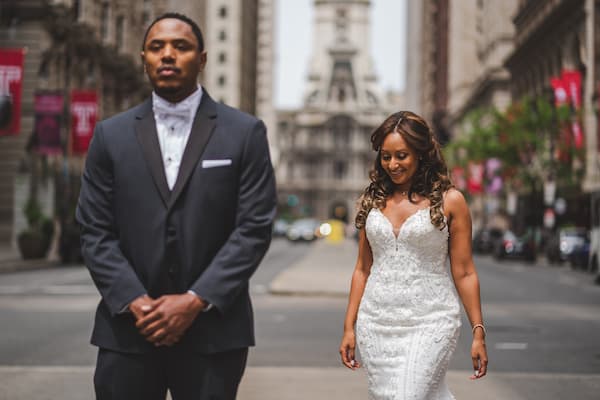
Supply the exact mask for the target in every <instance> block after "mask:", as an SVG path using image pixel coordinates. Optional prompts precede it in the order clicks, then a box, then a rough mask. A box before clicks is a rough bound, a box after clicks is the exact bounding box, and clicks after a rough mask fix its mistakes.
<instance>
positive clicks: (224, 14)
mask: <svg viewBox="0 0 600 400" xmlns="http://www.w3.org/2000/svg"><path fill="white" fill-rule="evenodd" d="M219 16H220V17H221V18H225V17H227V7H225V6H223V7H221V8H219Z"/></svg>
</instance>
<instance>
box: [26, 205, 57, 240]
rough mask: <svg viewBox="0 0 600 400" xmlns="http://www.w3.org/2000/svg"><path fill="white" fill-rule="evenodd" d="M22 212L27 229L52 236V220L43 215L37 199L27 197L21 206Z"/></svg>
mask: <svg viewBox="0 0 600 400" xmlns="http://www.w3.org/2000/svg"><path fill="white" fill-rule="evenodd" d="M23 213H24V214H25V218H26V219H27V225H28V226H29V229H28V230H29V231H36V232H40V233H41V234H43V235H44V236H45V237H48V238H49V237H52V234H53V233H54V222H53V221H52V219H50V218H48V217H46V216H45V215H44V213H43V212H42V209H41V207H40V204H39V203H38V202H37V200H34V199H29V200H28V201H27V203H25V206H24V207H23Z"/></svg>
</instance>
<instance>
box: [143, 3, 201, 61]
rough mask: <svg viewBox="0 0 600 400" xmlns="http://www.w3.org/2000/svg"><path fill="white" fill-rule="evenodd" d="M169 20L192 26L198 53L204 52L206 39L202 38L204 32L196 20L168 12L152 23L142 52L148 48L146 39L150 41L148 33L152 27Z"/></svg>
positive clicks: (145, 35)
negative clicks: (145, 47)
mask: <svg viewBox="0 0 600 400" xmlns="http://www.w3.org/2000/svg"><path fill="white" fill-rule="evenodd" d="M167 18H174V19H178V20H180V21H183V22H185V23H186V24H188V25H189V26H191V27H192V32H194V35H195V36H196V40H198V51H200V52H202V51H204V38H203V37H202V31H201V30H200V27H199V26H198V24H196V23H195V22H194V20H192V19H191V18H190V17H188V16H187V15H184V14H180V13H176V12H166V13H164V14H162V15H159V16H158V17H156V18H155V19H154V21H152V23H151V24H150V25H149V26H148V28H147V29H146V33H144V41H143V42H142V50H144V46H146V39H148V32H150V29H152V27H153V26H154V25H155V24H156V23H157V22H158V21H160V20H163V19H167Z"/></svg>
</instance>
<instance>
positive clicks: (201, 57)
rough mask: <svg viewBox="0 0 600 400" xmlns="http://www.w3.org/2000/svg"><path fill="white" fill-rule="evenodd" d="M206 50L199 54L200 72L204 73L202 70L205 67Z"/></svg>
mask: <svg viewBox="0 0 600 400" xmlns="http://www.w3.org/2000/svg"><path fill="white" fill-rule="evenodd" d="M206 60H207V57H206V50H204V51H203V52H202V53H200V71H204V68H205V67H206Z"/></svg>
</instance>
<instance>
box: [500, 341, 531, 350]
mask: <svg viewBox="0 0 600 400" xmlns="http://www.w3.org/2000/svg"><path fill="white" fill-rule="evenodd" d="M494 347H495V348H496V349H497V350H527V343H514V342H501V343H496V345H495V346H494Z"/></svg>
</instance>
